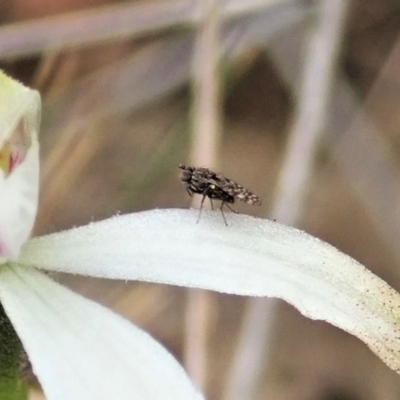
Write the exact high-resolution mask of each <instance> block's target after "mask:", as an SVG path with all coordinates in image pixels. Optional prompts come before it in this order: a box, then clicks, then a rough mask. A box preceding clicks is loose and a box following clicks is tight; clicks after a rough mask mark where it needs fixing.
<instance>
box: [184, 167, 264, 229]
mask: <svg viewBox="0 0 400 400" xmlns="http://www.w3.org/2000/svg"><path fill="white" fill-rule="evenodd" d="M179 169H181V173H180V180H181V182H182V183H183V184H184V186H185V188H186V191H187V192H188V194H189V196H193V194H194V193H196V194H201V195H202V196H203V197H202V199H201V204H200V212H199V217H198V219H197V222H199V220H200V216H201V210H202V209H203V203H204V199H205V198H206V197H208V198H209V199H210V202H211V208H212V209H214V207H213V203H212V199H216V200H220V201H221V206H220V208H219V209H220V211H221V214H222V217H223V218H224V222H225V225H226V226H228V224H227V222H226V218H225V215H224V211H223V207H224V205H226V206H227V207H228V208H229V209H230V210H231V211H233V212H234V213H237V211H235V210H234V209H232V208H231V207H229V205H228V203H229V204H233V203H234V202H235V200H241V201H243V202H245V203H247V204H256V205H258V206H259V205H261V199H260V198H259V197H258V196H256V195H255V194H254V193H252V192H250V191H249V190H247V189H245V188H244V187H243V186H241V185H239V184H238V183H236V182H234V181H232V180H230V179H228V178H226V177H225V176H223V175H222V174H217V173H215V172H213V171H211V170H210V169H208V168H196V167H188V166H186V165H183V164H179Z"/></svg>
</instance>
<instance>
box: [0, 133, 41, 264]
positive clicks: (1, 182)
mask: <svg viewBox="0 0 400 400" xmlns="http://www.w3.org/2000/svg"><path fill="white" fill-rule="evenodd" d="M38 196H39V144H38V142H37V140H35V142H33V143H32V144H31V147H30V148H29V150H28V153H27V154H26V157H25V159H24V161H23V162H22V163H21V164H20V165H19V166H18V167H17V168H16V169H15V171H13V173H12V174H10V176H8V177H7V178H6V179H2V177H1V176H0V256H3V257H5V258H8V259H15V258H17V256H18V254H19V251H20V248H21V246H22V244H23V243H24V242H25V241H26V240H27V239H28V237H29V235H30V233H31V230H32V227H33V224H34V222H35V217H36V211H37V204H38Z"/></svg>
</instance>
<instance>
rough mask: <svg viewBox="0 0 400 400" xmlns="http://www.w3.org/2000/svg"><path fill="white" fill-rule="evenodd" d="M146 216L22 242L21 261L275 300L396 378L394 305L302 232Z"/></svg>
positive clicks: (233, 221) (399, 319) (399, 314)
mask: <svg viewBox="0 0 400 400" xmlns="http://www.w3.org/2000/svg"><path fill="white" fill-rule="evenodd" d="M196 218H197V211H194V210H154V211H149V212H142V213H137V214H130V215H123V216H117V217H114V218H111V219H108V220H105V221H101V222H97V223H92V224H89V225H87V226H84V227H80V228H76V229H71V230H69V231H65V232H59V233H56V234H52V235H49V236H46V237H42V238H37V239H34V240H32V241H30V242H28V243H27V244H26V245H25V246H24V248H23V251H22V253H21V258H20V261H21V262H23V263H25V264H32V265H35V266H37V267H43V268H45V269H49V270H57V271H64V272H72V273H79V274H87V275H92V276H100V277H107V278H118V279H137V280H143V281H150V282H159V283H168V284H175V285H181V286H189V287H197V288H204V289H211V290H216V291H220V292H227V293H235V294H240V295H252V296H270V297H279V298H282V299H284V300H286V301H288V302H289V303H291V304H293V305H294V306H295V307H297V308H298V309H299V310H300V312H302V313H303V314H304V315H306V316H308V317H310V318H313V319H321V320H325V321H327V322H330V323H331V324H333V325H336V326H338V327H339V328H342V329H344V330H345V331H347V332H349V333H352V334H354V335H355V336H358V337H359V338H360V339H361V340H363V341H364V342H365V343H366V344H367V345H368V346H369V347H370V348H371V349H372V350H373V351H374V352H375V353H376V354H377V355H378V356H379V357H381V358H382V359H383V361H385V362H386V363H387V364H388V365H389V366H390V367H391V368H393V369H395V370H396V371H398V372H400V340H399V337H400V328H399V324H400V295H399V294H398V293H397V292H396V291H395V290H393V289H392V288H391V287H389V286H388V285H387V284H386V283H385V282H384V281H382V280H381V279H380V278H378V277H377V276H375V275H374V274H372V273H371V272H369V271H368V270H367V269H366V268H364V267H363V266H362V265H361V264H359V263H358V262H357V261H355V260H353V259H352V258H350V257H348V256H347V255H345V254H343V253H341V252H340V251H338V250H337V249H335V248H334V247H332V246H330V245H329V244H327V243H324V242H322V241H320V240H318V239H316V238H314V237H312V236H310V235H308V234H306V233H305V232H302V231H299V230H297V229H294V228H290V227H287V226H284V225H281V224H278V223H276V222H272V221H268V220H262V219H257V218H252V217H249V216H244V215H233V214H229V219H228V223H229V226H228V227H226V226H225V225H224V222H223V220H222V218H221V216H220V215H219V213H218V212H212V211H210V212H204V215H202V219H201V221H200V223H199V224H196Z"/></svg>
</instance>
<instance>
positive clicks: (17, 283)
mask: <svg viewBox="0 0 400 400" xmlns="http://www.w3.org/2000/svg"><path fill="white" fill-rule="evenodd" d="M0 301H1V303H2V305H3V306H4V309H5V311H6V313H7V315H8V317H9V318H10V320H11V322H12V323H13V325H14V328H15V330H16V331H17V333H18V336H19V337H20V339H21V341H22V343H23V345H24V347H25V349H26V350H27V352H28V354H29V357H30V360H31V362H32V366H33V369H34V372H35V374H36V375H37V376H38V378H39V380H40V382H41V384H42V386H43V389H44V391H45V394H46V397H47V399H48V400H63V399H65V400H71V399H74V400H88V399H96V400H109V399H118V400H132V399H143V400H155V399H160V400H161V399H162V400H168V399H170V400H177V399H182V400H190V399H193V400H201V399H202V396H201V395H200V394H199V393H198V392H197V391H196V390H195V389H194V387H193V385H192V383H191V382H190V380H189V378H188V377H187V375H186V374H185V372H184V371H183V369H182V368H181V366H180V365H179V364H178V363H177V361H176V360H175V359H174V358H173V357H172V356H171V354H169V353H168V352H167V351H166V350H165V349H164V348H163V347H162V346H161V345H160V344H158V343H157V342H156V341H155V340H154V339H152V338H151V337H150V336H149V335H148V334H147V333H145V332H143V331H142V330H140V329H138V328H136V327H135V326H134V325H132V324H131V323H129V322H128V321H126V320H124V319H123V318H121V317H120V316H118V315H116V314H114V313H113V312H111V311H110V310H107V309H106V308H104V307H102V306H100V305H98V304H96V303H94V302H92V301H90V300H87V299H85V298H83V297H81V296H79V295H77V294H75V293H73V292H71V291H70V290H68V289H66V288H64V287H62V286H61V285H59V284H57V283H55V282H54V281H52V280H51V279H49V278H48V277H46V276H45V275H44V274H42V273H41V272H39V271H36V270H35V269H32V268H25V267H21V266H18V265H16V264H12V265H8V266H7V265H5V266H3V268H2V269H1V270H0Z"/></svg>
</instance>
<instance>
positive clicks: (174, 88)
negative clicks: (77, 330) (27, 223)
mask: <svg viewBox="0 0 400 400" xmlns="http://www.w3.org/2000/svg"><path fill="white" fill-rule="evenodd" d="M0 21H1V26H0V68H2V69H4V70H5V71H6V72H7V73H8V74H9V75H11V76H12V77H14V78H17V79H19V80H20V81H22V82H23V83H25V84H27V85H29V86H31V87H35V88H36V89H38V90H39V91H40V92H41V94H42V97H43V118H42V131H41V162H42V170H41V198H40V211H39V214H38V218H37V223H36V227H35V234H37V235H39V234H40V235H41V234H46V233H50V232H55V231H59V230H62V229H67V228H70V227H72V226H76V225H82V224H86V223H88V222H90V221H94V220H99V219H103V218H106V217H109V216H112V215H115V214H116V213H117V212H120V213H128V212H137V211H142V210H148V209H152V208H156V207H157V208H168V207H178V208H182V207H188V206H190V199H189V198H188V195H187V193H186V191H185V190H184V188H183V186H182V185H181V184H180V182H179V179H178V169H177V165H178V164H179V163H186V164H189V165H196V166H208V167H212V168H213V169H215V170H217V171H220V172H222V173H223V174H224V175H226V176H227V177H229V178H231V179H233V180H235V181H236V182H238V183H240V184H242V185H243V186H245V187H246V188H248V189H250V190H251V191H253V192H254V193H256V194H257V195H259V196H260V197H261V198H262V200H263V205H262V206H261V207H254V206H249V205H246V204H238V205H237V206H236V204H235V206H236V209H237V210H238V211H240V212H242V213H246V214H253V215H256V216H259V217H265V218H271V219H276V220H278V221H279V222H283V223H286V224H288V225H293V226H297V227H300V228H302V229H304V230H306V231H307V232H310V233H311V234H313V235H315V236H317V237H320V238H322V239H324V240H326V241H327V242H329V243H331V244H333V245H334V246H336V247H338V248H339V249H340V250H342V251H344V252H345V253H347V254H349V255H351V256H352V257H354V258H356V259H357V260H358V261H360V262H362V263H363V264H364V265H366V266H367V268H369V269H370V270H372V271H373V272H374V273H376V274H377V275H379V276H380V277H382V278H383V279H384V280H386V281H387V282H389V283H390V284H391V285H392V286H393V287H394V288H396V289H397V290H400V267H399V265H400V246H399V245H398V238H399V237H400V41H399V31H400V3H399V2H398V1H397V0H380V1H378V0H352V1H350V0H349V1H345V0H224V1H223V0H204V1H190V0H164V1H161V0H141V1H133V0H129V1H114V0H59V1H52V0H30V1H26V0H2V1H1V2H0ZM192 205H193V206H195V205H196V204H192ZM226 214H227V220H228V223H229V214H228V212H227V213H226ZM219 217H220V216H218V218H219ZM194 223H195V221H194ZM200 223H201V221H200ZM56 279H57V280H58V281H59V282H60V283H62V284H64V285H67V286H69V287H71V288H72V289H73V290H75V291H77V292H79V293H82V294H83V295H84V296H86V297H89V298H92V299H95V300H96V301H98V302H99V303H101V304H104V305H105V306H107V307H109V308H111V309H113V310H115V311H116V312H118V313H120V314H122V315H123V316H125V317H126V318H128V319H130V320H131V321H132V322H134V323H135V324H137V325H139V326H140V327H142V328H143V329H145V330H147V331H149V332H150V333H151V334H152V335H153V336H154V337H155V338H157V339H158V340H159V341H160V342H162V343H163V344H164V345H165V346H166V347H167V348H168V349H169V350H170V351H171V352H172V353H173V354H174V355H175V356H176V357H177V358H178V359H179V360H180V361H181V362H182V363H185V365H186V367H187V369H188V371H189V373H190V374H191V375H192V376H193V379H194V380H195V381H196V382H197V384H198V385H199V386H200V387H201V388H202V390H203V391H204V393H205V394H206V396H207V398H209V399H223V400H253V399H254V400H257V399H269V400H286V399H293V400H372V399H387V400H392V399H393V400H394V399H400V379H399V376H398V375H397V374H396V373H394V372H393V371H391V370H390V369H389V368H388V367H386V365H385V364H384V363H383V362H382V361H380V360H379V359H378V358H377V357H376V356H375V355H374V354H373V353H372V352H371V351H369V349H368V348H367V347H366V346H365V345H364V344H363V343H362V342H360V341H359V340H358V339H356V338H354V337H351V336H350V335H348V334H346V333H344V332H342V331H340V330H338V329H336V328H334V327H332V326H329V325H327V324H325V323H323V322H316V321H311V320H308V319H305V318H303V317H302V316H301V315H300V314H299V313H298V312H297V311H296V310H295V309H294V308H293V307H291V306H289V305H288V304H286V303H283V302H279V301H275V300H271V299H262V300H260V299H258V300H255V299H246V298H241V297H238V296H231V295H224V294H218V293H206V292H200V291H198V292H189V291H188V290H186V289H183V288H177V287H172V286H166V285H155V284H146V283H126V282H118V281H108V280H102V279H92V278H86V277H71V276H63V275H59V276H57V277H56ZM132 357H134V355H132ZM60 362H62V360H61V361H60ZM29 381H30V384H31V385H32V399H41V398H43V397H42V395H41V394H40V388H39V385H38V383H37V382H36V380H35V378H34V377H33V376H32V377H31V378H30V379H29Z"/></svg>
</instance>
